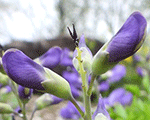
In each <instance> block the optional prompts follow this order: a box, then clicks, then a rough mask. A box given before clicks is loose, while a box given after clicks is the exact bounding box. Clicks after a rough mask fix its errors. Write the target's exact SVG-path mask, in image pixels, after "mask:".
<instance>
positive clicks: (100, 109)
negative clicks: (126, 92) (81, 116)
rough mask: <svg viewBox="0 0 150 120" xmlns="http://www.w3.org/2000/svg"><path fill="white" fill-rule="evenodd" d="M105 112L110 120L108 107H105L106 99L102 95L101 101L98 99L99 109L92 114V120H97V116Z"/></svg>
mask: <svg viewBox="0 0 150 120" xmlns="http://www.w3.org/2000/svg"><path fill="white" fill-rule="evenodd" d="M99 113H101V114H103V115H104V116H105V117H106V118H107V120H110V115H109V113H108V112H107V110H106V108H105V103H104V99H103V98H102V96H101V95H100V97H99V101H98V105H97V109H96V111H95V112H94V114H93V116H92V120H95V117H96V116H97V115H98V114H99Z"/></svg>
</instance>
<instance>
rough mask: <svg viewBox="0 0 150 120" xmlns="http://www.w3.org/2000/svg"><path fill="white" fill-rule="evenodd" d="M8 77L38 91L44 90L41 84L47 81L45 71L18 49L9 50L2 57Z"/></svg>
mask: <svg viewBox="0 0 150 120" xmlns="http://www.w3.org/2000/svg"><path fill="white" fill-rule="evenodd" d="M2 62H3V67H4V70H5V72H6V73H7V75H8V76H9V77H10V78H11V79H12V80H13V81H14V82H16V83H17V84H19V85H22V86H24V87H28V88H33V89H37V90H44V88H43V86H42V85H41V82H42V81H44V80H45V76H44V75H45V71H44V68H43V67H42V66H40V65H39V64H37V63H35V62H34V61H33V60H31V59H30V58H29V57H27V56H26V55H25V54H24V53H23V52H21V51H20V50H18V49H9V50H7V51H6V52H5V54H4V56H3V57H2Z"/></svg>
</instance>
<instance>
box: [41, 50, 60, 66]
mask: <svg viewBox="0 0 150 120" xmlns="http://www.w3.org/2000/svg"><path fill="white" fill-rule="evenodd" d="M60 59H61V48H60V47H53V48H50V49H49V50H48V51H47V52H46V53H45V54H44V55H42V56H41V57H40V58H39V60H40V62H41V64H42V65H43V66H44V67H47V68H50V69H51V68H54V67H56V66H57V65H58V64H59V62H60Z"/></svg>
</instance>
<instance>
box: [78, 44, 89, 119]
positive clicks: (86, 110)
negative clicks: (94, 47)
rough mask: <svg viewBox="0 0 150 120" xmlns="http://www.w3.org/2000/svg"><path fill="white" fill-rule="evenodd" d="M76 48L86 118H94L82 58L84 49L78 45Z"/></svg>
mask: <svg viewBox="0 0 150 120" xmlns="http://www.w3.org/2000/svg"><path fill="white" fill-rule="evenodd" d="M76 50H77V52H78V56H77V59H78V64H79V73H80V76H81V79H82V89H83V98H84V106H85V118H84V120H92V115H91V114H92V113H91V100H90V96H89V95H88V94H87V88H88V84H87V80H86V71H85V70H84V67H83V61H82V59H81V53H82V51H81V50H80V49H79V48H78V47H76Z"/></svg>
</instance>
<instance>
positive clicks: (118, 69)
mask: <svg viewBox="0 0 150 120" xmlns="http://www.w3.org/2000/svg"><path fill="white" fill-rule="evenodd" d="M109 72H110V73H109V75H108V76H109V77H108V79H107V81H108V82H109V83H114V82H118V81H119V80H121V79H122V78H123V77H124V76H125V75H126V67H125V66H124V65H119V64H118V65H116V66H115V67H113V69H111V70H110V71H109ZM106 74H107V73H106Z"/></svg>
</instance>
